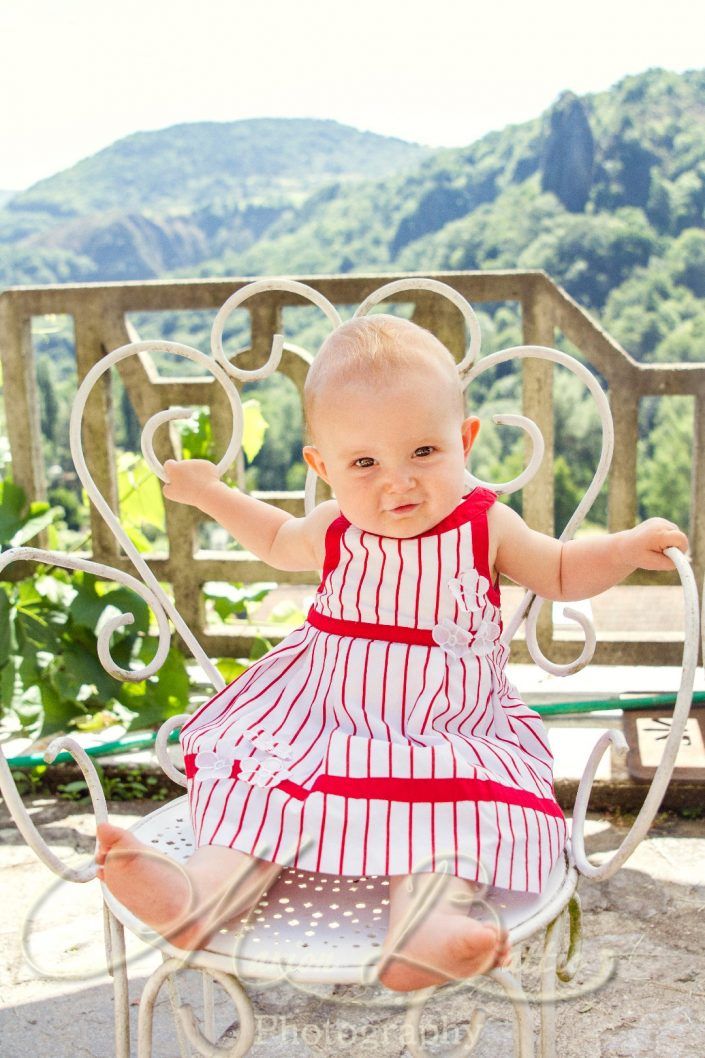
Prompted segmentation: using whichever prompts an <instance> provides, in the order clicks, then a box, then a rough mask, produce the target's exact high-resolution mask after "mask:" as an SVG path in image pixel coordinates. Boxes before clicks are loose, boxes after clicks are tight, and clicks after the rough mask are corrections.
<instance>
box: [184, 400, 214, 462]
mask: <svg viewBox="0 0 705 1058" xmlns="http://www.w3.org/2000/svg"><path fill="white" fill-rule="evenodd" d="M175 425H176V428H177V430H178V432H179V435H180V438H181V458H182V459H209V460H210V461H211V462H217V460H216V459H215V458H214V456H215V452H214V450H213V432H212V429H211V418H210V410H209V409H208V408H200V409H199V410H198V411H196V412H194V414H193V415H192V417H191V419H189V420H187V421H186V422H177V423H176V424H175Z"/></svg>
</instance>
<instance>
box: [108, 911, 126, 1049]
mask: <svg viewBox="0 0 705 1058" xmlns="http://www.w3.org/2000/svg"><path fill="white" fill-rule="evenodd" d="M103 933H104V937H105V955H106V961H107V966H108V973H109V974H110V976H111V977H112V979H113V1002H114V1014H115V1058H130V995H129V990H128V978H127V958H126V955H125V927H124V926H123V925H122V923H121V922H118V920H117V919H116V918H115V915H114V914H113V913H112V911H111V910H110V908H109V907H108V905H107V904H105V903H104V904H103Z"/></svg>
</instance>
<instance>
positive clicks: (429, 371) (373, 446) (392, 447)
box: [303, 364, 480, 538]
mask: <svg viewBox="0 0 705 1058" xmlns="http://www.w3.org/2000/svg"><path fill="white" fill-rule="evenodd" d="M312 425H313V430H314V433H315V438H316V442H317V444H316V445H315V446H306V447H305V448H304V450H303V454H304V458H305V459H306V462H307V463H308V465H309V466H311V467H313V469H314V470H315V471H316V472H317V473H318V474H320V476H321V477H322V478H323V479H324V480H325V481H327V482H328V483H329V485H330V486H331V488H332V490H333V493H334V495H335V498H336V499H337V501H338V504H339V505H340V509H341V511H342V512H343V514H344V515H345V516H346V518H348V519H349V520H350V521H351V522H352V523H353V525H356V526H357V527H358V528H359V529H364V530H366V531H367V532H370V533H377V534H378V535H381V536H392V537H400V538H407V537H411V536H417V535H418V534H419V533H423V532H425V531H426V530H427V529H430V528H432V526H434V525H436V524H437V523H438V522H440V521H441V520H442V519H443V518H445V517H446V515H448V514H450V512H451V511H452V510H453V509H454V508H455V507H456V506H457V505H458V503H459V502H460V500H461V499H462V496H463V494H464V493H465V492H467V491H468V489H467V486H466V484H465V480H464V471H465V460H466V458H467V454H468V452H469V451H470V447H471V445H472V442H473V440H474V438H475V435H476V434H477V430H478V428H479V425H480V424H479V419H477V418H476V417H474V416H473V417H471V418H468V419H465V420H463V421H461V420H460V418H459V416H458V413H457V410H456V407H455V406H454V405H453V404H452V400H451V398H450V391H449V383H448V380H447V378H446V377H445V376H444V374H443V372H442V369H441V368H440V367H438V366H436V365H435V364H433V365H429V366H422V367H421V366H419V367H413V368H409V369H408V370H406V371H405V372H404V377H403V379H400V380H399V381H397V380H396V379H395V381H394V383H393V384H390V385H387V386H384V385H374V386H373V385H369V384H364V383H363V384H357V383H356V384H354V385H349V386H345V387H340V388H339V389H338V390H337V391H336V392H330V391H329V392H327V393H326V395H325V398H324V399H323V400H321V401H320V403H319V406H318V409H317V411H316V420H315V423H314V424H312Z"/></svg>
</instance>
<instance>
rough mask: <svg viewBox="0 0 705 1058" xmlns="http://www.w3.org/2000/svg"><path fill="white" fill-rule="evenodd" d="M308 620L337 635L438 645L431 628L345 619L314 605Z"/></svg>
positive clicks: (417, 644) (422, 645)
mask: <svg viewBox="0 0 705 1058" xmlns="http://www.w3.org/2000/svg"><path fill="white" fill-rule="evenodd" d="M307 620H308V623H309V624H312V625H313V626H314V628H320V630H321V631H322V632H332V633H333V634H334V635H336V636H355V637H356V638H358V639H383V640H384V641H385V642H387V643H412V644H413V645H414V646H421V647H437V646H438V643H436V641H435V639H434V638H433V636H432V635H431V629H430V628H410V627H408V628H407V627H405V626H404V625H380V624H374V623H373V622H370V621H343V620H341V619H340V618H338V617H328V615H327V614H322V613H321V612H320V610H316V609H315V608H314V607H313V606H312V607H311V609H310V610H309V611H308V616H307Z"/></svg>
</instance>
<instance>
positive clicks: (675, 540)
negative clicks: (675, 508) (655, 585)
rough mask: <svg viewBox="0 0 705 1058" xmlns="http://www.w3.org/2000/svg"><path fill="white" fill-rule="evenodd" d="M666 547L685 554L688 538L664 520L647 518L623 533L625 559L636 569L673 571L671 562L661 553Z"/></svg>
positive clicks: (676, 527) (675, 526) (673, 524)
mask: <svg viewBox="0 0 705 1058" xmlns="http://www.w3.org/2000/svg"><path fill="white" fill-rule="evenodd" d="M667 547H678V548H680V550H681V551H684V552H686V553H687V551H688V537H687V536H686V535H685V533H683V532H681V530H680V529H679V528H678V526H677V525H676V524H675V523H674V522H668V521H666V519H665V518H647V519H646V521H645V522H642V523H641V525H637V526H635V527H634V528H633V529H627V530H626V532H625V557H626V558H627V559H628V560H629V561H630V562H633V563H634V566H635V567H636V568H637V569H673V562H672V561H671V559H670V558H669V557H668V556H667V555H664V553H663V552H664V550H665V549H666V548H667Z"/></svg>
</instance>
